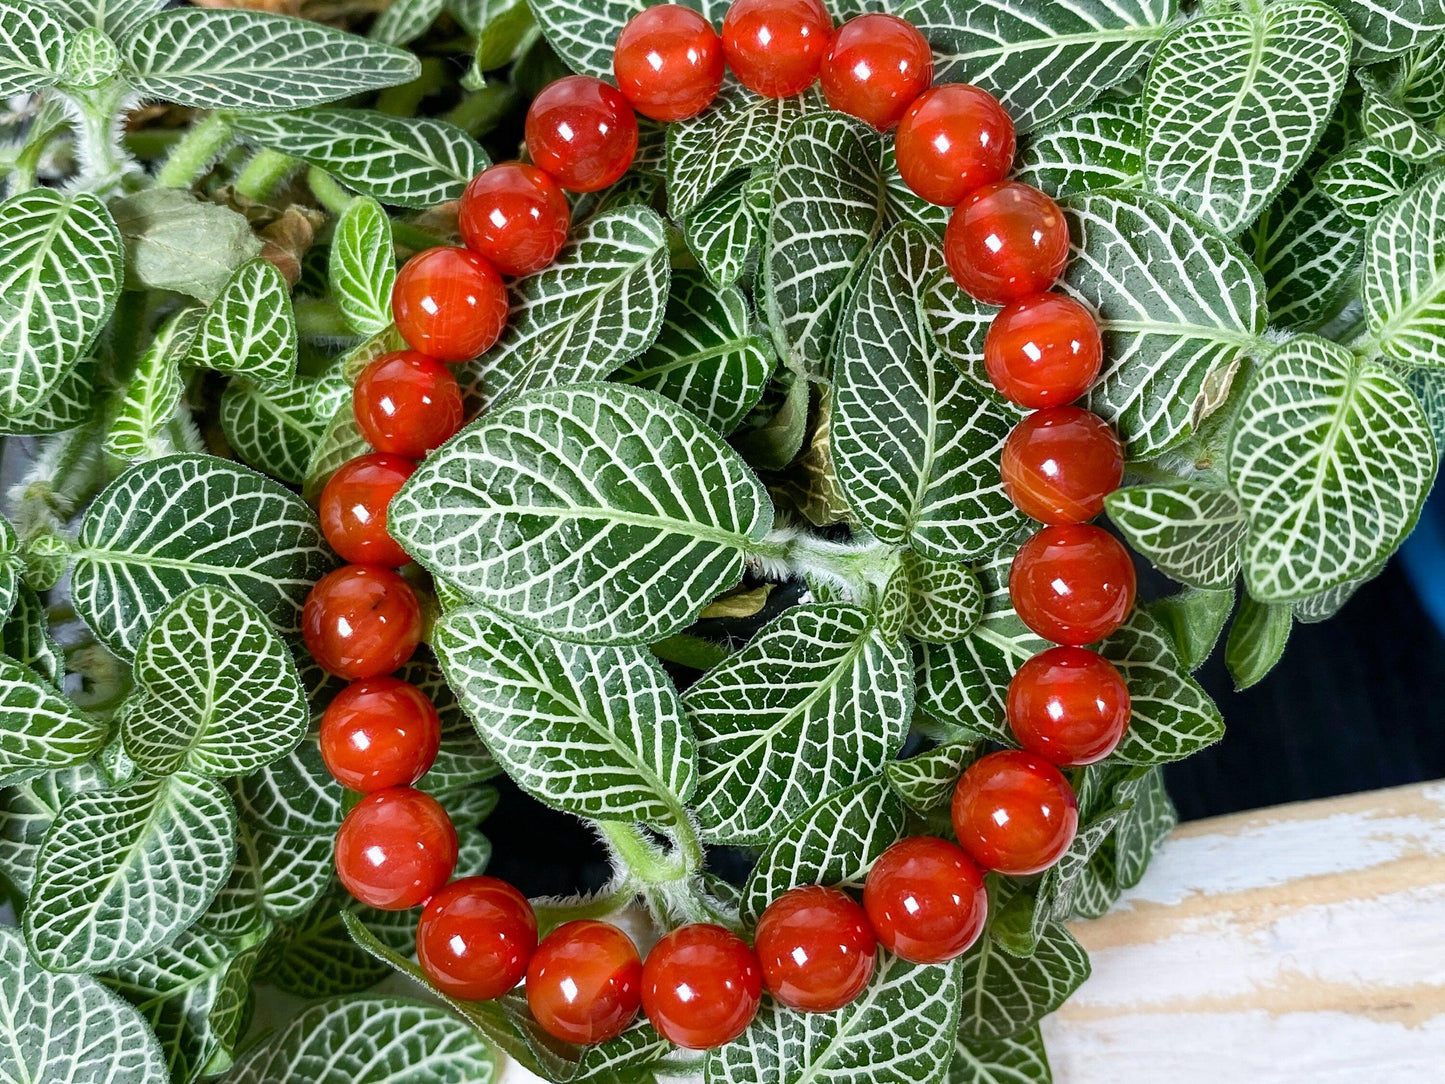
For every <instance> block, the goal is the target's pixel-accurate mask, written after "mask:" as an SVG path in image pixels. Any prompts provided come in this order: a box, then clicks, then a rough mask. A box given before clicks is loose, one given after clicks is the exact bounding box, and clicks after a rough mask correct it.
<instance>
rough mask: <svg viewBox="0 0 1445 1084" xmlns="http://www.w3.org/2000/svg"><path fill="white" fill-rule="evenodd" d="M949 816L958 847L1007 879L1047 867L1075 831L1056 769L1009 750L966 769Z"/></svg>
mask: <svg viewBox="0 0 1445 1084" xmlns="http://www.w3.org/2000/svg"><path fill="white" fill-rule="evenodd" d="M952 812H953V831H954V833H955V834H956V835H957V836H958V842H959V845H960V846H961V847H963V849H964V850H965V851H967V852H968V853H969V856H970V857H971V858H972V859H973V860H974V861H975V862H977V863H978V864H979V865H980V866H982V867H983V868H984V869H991V870H996V871H997V872H999V873H1004V874H1007V875H1009V876H1011V877H1026V876H1028V875H1029V874H1033V873H1039V872H1041V871H1043V870H1046V869H1048V868H1049V867H1050V866H1052V865H1053V864H1054V863H1055V862H1057V861H1058V860H1059V856H1060V855H1062V854H1063V853H1064V852H1065V851H1067V850H1068V849H1069V844H1071V843H1072V842H1073V841H1074V833H1075V832H1076V831H1078V827H1079V805H1078V802H1077V801H1076V800H1075V798H1074V792H1073V790H1072V789H1070V787H1069V781H1068V780H1067V779H1065V778H1064V777H1063V774H1062V773H1061V772H1060V771H1059V769H1057V768H1055V767H1054V766H1053V765H1052V764H1050V763H1049V762H1048V761H1047V760H1045V759H1043V757H1039V756H1035V755H1034V754H1033V753H1023V752H1019V751H1017V750H1012V749H1007V750H1004V751H1003V752H1000V753H990V754H989V755H988V756H986V757H980V758H979V759H978V760H976V761H974V762H973V763H972V764H971V765H969V767H968V770H967V771H965V772H964V773H963V778H961V779H960V780H959V781H958V786H957V788H955V790H954V792H953V810H952Z"/></svg>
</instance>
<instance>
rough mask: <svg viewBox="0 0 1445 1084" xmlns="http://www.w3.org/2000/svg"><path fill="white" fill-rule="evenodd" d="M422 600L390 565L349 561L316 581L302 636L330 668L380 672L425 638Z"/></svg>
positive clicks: (350, 675)
mask: <svg viewBox="0 0 1445 1084" xmlns="http://www.w3.org/2000/svg"><path fill="white" fill-rule="evenodd" d="M421 626H422V614H421V604H420V603H419V602H417V598H416V593H415V592H414V591H412V589H411V585H410V584H408V583H407V582H406V581H405V580H404V579H402V578H401V577H400V576H399V575H397V574H396V573H395V572H393V571H392V570H391V569H389V568H378V567H376V566H375V565H344V566H343V567H341V568H338V569H337V570H336V571H335V572H329V573H327V574H326V575H325V576H323V577H322V578H321V579H320V580H318V581H317V582H316V586H315V587H313V588H312V589H311V593H310V594H309V595H308V596H307V597H306V605H305V607H304V608H303V609H302V611H301V636H302V638H303V639H304V640H305V641H306V649H307V650H308V651H310V652H311V657H312V658H314V659H315V660H316V661H317V663H318V664H320V666H321V668H322V669H323V670H325V671H326V672H327V673H330V674H335V675H336V676H337V677H341V678H346V679H347V680H348V681H358V680H360V679H362V678H373V677H380V676H381V675H382V674H389V673H391V672H392V671H393V670H396V669H397V668H398V667H400V666H401V665H402V664H403V663H404V662H406V661H407V660H408V659H410V658H411V656H412V652H414V651H415V650H416V645H417V644H419V643H420V642H421Z"/></svg>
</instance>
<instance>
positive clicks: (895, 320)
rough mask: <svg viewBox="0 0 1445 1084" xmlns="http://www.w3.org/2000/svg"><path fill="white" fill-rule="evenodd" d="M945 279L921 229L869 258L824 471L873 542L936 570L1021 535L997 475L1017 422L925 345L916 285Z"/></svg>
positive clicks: (894, 236) (839, 356)
mask: <svg viewBox="0 0 1445 1084" xmlns="http://www.w3.org/2000/svg"><path fill="white" fill-rule="evenodd" d="M942 270H943V257H942V253H941V251H940V250H939V248H938V245H937V244H936V243H935V242H934V240H933V238H932V237H931V236H930V235H929V234H928V232H927V231H925V230H924V229H923V228H921V227H919V226H909V225H902V226H899V227H897V228H895V229H894V230H892V231H891V232H890V233H889V234H888V235H887V236H886V237H884V238H883V240H882V241H881V242H880V243H879V245H878V247H877V248H876V249H875V250H874V252H873V254H872V256H870V257H869V260H868V263H867V264H866V265H865V267H864V269H863V271H862V277H861V278H860V280H859V282H858V286H857V289H856V290H855V291H854V294H853V297H852V299H851V301H850V303H849V306H848V309H847V310H846V311H845V313H844V316H843V320H842V323H841V325H840V334H839V338H838V347H837V351H836V354H835V357H834V380H835V384H834V393H833V395H834V397H833V416H832V451H833V465H834V467H835V469H836V470H837V474H838V481H839V483H840V484H841V485H842V487H843V492H844V493H845V494H846V495H847V497H848V503H849V504H850V505H851V506H852V508H853V511H854V512H855V513H856V514H857V516H858V518H859V520H861V521H862V523H863V526H864V527H866V528H867V529H868V530H869V531H870V532H872V533H873V534H874V535H875V536H877V537H878V538H879V539H880V540H881V541H883V542H887V543H889V544H891V545H903V544H907V545H909V546H911V547H912V548H913V549H914V550H916V551H917V552H918V553H920V554H922V555H924V556H926V557H930V558H932V559H934V560H936V561H951V560H954V561H956V560H970V559H973V558H976V557H980V556H982V555H983V554H985V553H987V552H989V551H990V550H992V549H993V548H994V547H995V546H997V545H998V543H999V542H1000V541H1002V540H1003V539H1004V538H1006V537H1007V536H1008V535H1010V534H1012V533H1013V532H1014V531H1016V530H1017V529H1018V528H1019V527H1020V526H1021V525H1022V524H1023V516H1022V514H1021V513H1020V512H1018V510H1017V509H1016V508H1015V507H1014V506H1013V503H1012V502H1011V501H1010V500H1009V499H1008V496H1007V495H1006V494H1005V493H1004V490H1003V483H1002V482H1001V481H1000V480H999V474H998V457H999V453H1000V451H1001V449H1002V448H1003V442H1004V440H1005V439H1006V438H1007V437H1008V434H1009V431H1010V429H1012V427H1013V423H1014V422H1015V421H1016V420H1017V416H1016V414H1015V413H1014V412H1012V411H1007V412H1006V411H1004V410H1002V409H1000V408H998V407H997V406H995V405H994V404H993V402H992V401H990V400H989V399H988V398H986V397H985V396H984V395H983V394H982V393H981V392H979V391H978V390H977V386H976V385H974V384H973V383H972V382H970V381H967V380H965V379H964V377H963V376H962V375H961V374H960V373H959V372H958V371H957V370H956V369H955V368H954V367H953V366H952V365H950V364H949V363H948V361H947V359H946V358H945V357H943V356H942V354H941V352H940V351H939V349H938V348H937V346H936V344H935V343H934V341H933V336H932V335H931V334H930V330H929V325H928V320H927V317H926V315H925V314H924V312H923V310H922V307H921V305H920V293H921V291H919V290H918V289H917V285H918V284H919V283H924V282H928V281H930V280H932V279H933V278H935V277H937V276H938V275H939V274H940V273H942Z"/></svg>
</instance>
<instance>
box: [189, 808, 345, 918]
mask: <svg viewBox="0 0 1445 1084" xmlns="http://www.w3.org/2000/svg"><path fill="white" fill-rule="evenodd" d="M334 851H335V841H334V839H333V838H332V837H331V836H330V835H316V836H279V835H275V834H273V833H271V832H268V831H266V830H265V829H264V828H260V827H253V826H252V825H251V824H249V823H248V822H247V821H246V820H244V819H243V820H241V821H239V822H238V824H237V828H236V864H235V866H234V867H233V868H232V870H231V876H230V879H229V880H228V881H227V882H226V884H225V886H224V887H222V889H221V891H220V892H218V893H217V894H216V898H215V899H214V900H212V901H211V906H210V907H209V908H208V909H207V910H206V913H205V914H204V915H202V916H201V918H200V919H199V920H198V921H197V924H196V927H195V928H196V929H204V930H207V931H209V932H211V933H214V934H218V935H220V936H222V937H239V936H246V935H249V934H254V933H257V932H259V931H264V930H266V929H267V927H268V920H269V921H274V922H292V921H295V920H297V919H300V918H301V917H302V916H303V915H305V914H306V912H307V911H308V910H310V908H311V907H312V906H313V905H315V903H316V901H317V900H319V899H320V898H321V896H322V895H323V894H324V893H325V892H326V890H327V889H328V888H330V887H331V884H332V882H333V880H334V878H335V869H336V867H335V857H334Z"/></svg>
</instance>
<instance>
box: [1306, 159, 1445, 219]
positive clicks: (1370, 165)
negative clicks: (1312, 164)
mask: <svg viewBox="0 0 1445 1084" xmlns="http://www.w3.org/2000/svg"><path fill="white" fill-rule="evenodd" d="M1420 174H1421V167H1420V166H1418V165H1416V164H1415V163H1414V162H1411V161H1409V160H1407V159H1405V158H1401V157H1400V156H1399V155H1397V154H1395V153H1393V152H1392V151H1390V150H1388V149H1386V148H1385V147H1382V146H1380V145H1379V144H1377V143H1355V144H1352V145H1351V146H1349V147H1346V148H1345V149H1344V150H1342V151H1340V153H1339V154H1337V155H1335V156H1334V157H1333V158H1331V159H1330V160H1329V161H1328V162H1326V163H1325V164H1324V165H1322V166H1320V168H1319V169H1318V170H1316V171H1315V178H1314V180H1315V184H1316V186H1318V188H1319V190H1320V191H1321V192H1323V193H1324V194H1325V195H1326V196H1328V197H1329V199H1330V200H1331V201H1332V202H1333V203H1334V204H1335V205H1336V206H1337V207H1339V208H1340V210H1341V211H1342V212H1344V213H1345V214H1346V215H1347V216H1349V219H1350V221H1351V222H1353V223H1354V224H1355V225H1356V226H1358V227H1360V228H1364V227H1365V226H1368V225H1369V224H1370V223H1371V222H1373V221H1374V220H1375V219H1376V218H1378V217H1379V216H1380V214H1381V213H1382V212H1383V211H1384V210H1385V208H1387V207H1389V206H1390V204H1391V203H1393V202H1394V201H1395V200H1397V199H1399V197H1400V196H1401V194H1402V193H1404V191H1405V190H1406V189H1407V188H1409V187H1410V186H1411V185H1413V184H1414V183H1415V182H1416V181H1417V180H1419V178H1420ZM1411 225H1414V223H1411Z"/></svg>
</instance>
